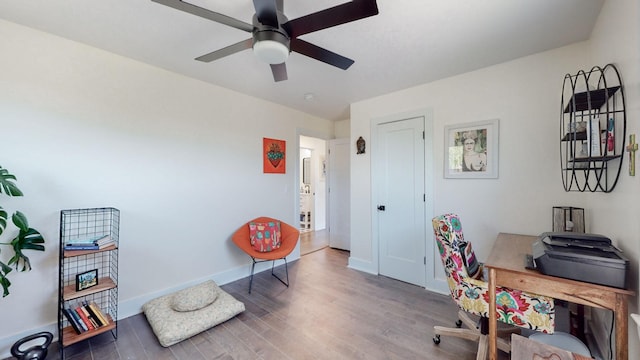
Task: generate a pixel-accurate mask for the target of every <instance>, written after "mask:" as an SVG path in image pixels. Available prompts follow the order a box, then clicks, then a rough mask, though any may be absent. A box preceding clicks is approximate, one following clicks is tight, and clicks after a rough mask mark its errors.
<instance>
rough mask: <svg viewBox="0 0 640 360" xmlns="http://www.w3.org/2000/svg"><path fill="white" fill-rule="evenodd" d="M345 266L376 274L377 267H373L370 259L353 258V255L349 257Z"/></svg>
mask: <svg viewBox="0 0 640 360" xmlns="http://www.w3.org/2000/svg"><path fill="white" fill-rule="evenodd" d="M347 267H348V268H349V269H353V270H358V271H362V272H366V273H369V274H372V275H378V269H375V268H374V266H373V263H372V262H371V261H366V260H362V259H358V258H354V257H353V256H350V257H349V264H348V265H347Z"/></svg>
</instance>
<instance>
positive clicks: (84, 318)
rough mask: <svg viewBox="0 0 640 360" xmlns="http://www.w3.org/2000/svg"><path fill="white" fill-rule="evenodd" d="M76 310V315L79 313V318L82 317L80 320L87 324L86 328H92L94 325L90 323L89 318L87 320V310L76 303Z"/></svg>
mask: <svg viewBox="0 0 640 360" xmlns="http://www.w3.org/2000/svg"><path fill="white" fill-rule="evenodd" d="M75 310H76V312H77V313H78V315H80V318H81V319H82V322H83V323H84V324H85V325H86V326H87V328H88V329H89V330H94V329H95V326H93V324H92V323H91V320H89V317H88V316H87V312H86V311H87V310H85V309H83V308H82V305H78V306H77V307H76V308H75Z"/></svg>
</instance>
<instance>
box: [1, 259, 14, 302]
mask: <svg viewBox="0 0 640 360" xmlns="http://www.w3.org/2000/svg"><path fill="white" fill-rule="evenodd" d="M11 270H12V269H11V267H10V266H8V265H7V264H5V263H3V262H2V261H0V285H2V297H5V296H7V295H9V286H11V281H9V279H8V278H7V274H9V273H10V272H11Z"/></svg>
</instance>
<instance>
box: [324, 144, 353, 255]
mask: <svg viewBox="0 0 640 360" xmlns="http://www.w3.org/2000/svg"><path fill="white" fill-rule="evenodd" d="M328 162H329V246H330V247H332V248H336V249H342V250H350V249H351V238H350V236H351V220H350V206H349V204H350V202H349V196H350V195H349V194H350V191H349V178H350V176H349V139H348V138H347V139H335V140H329V161H328Z"/></svg>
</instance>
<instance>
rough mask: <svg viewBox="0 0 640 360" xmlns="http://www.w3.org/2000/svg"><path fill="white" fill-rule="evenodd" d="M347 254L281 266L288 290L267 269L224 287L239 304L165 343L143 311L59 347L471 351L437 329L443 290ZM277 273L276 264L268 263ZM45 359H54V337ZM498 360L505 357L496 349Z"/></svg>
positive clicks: (69, 351) (237, 354) (165, 354)
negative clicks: (352, 263) (371, 270)
mask: <svg viewBox="0 0 640 360" xmlns="http://www.w3.org/2000/svg"><path fill="white" fill-rule="evenodd" d="M348 255H349V253H348V252H344V251H340V250H335V249H331V248H325V249H323V250H320V251H316V252H313V253H311V254H309V255H307V256H304V257H302V258H301V259H300V260H298V261H295V262H292V263H290V264H289V278H290V280H291V286H290V287H289V288H286V287H285V286H284V285H282V284H281V283H280V282H278V280H277V279H275V278H273V277H272V276H271V274H270V273H269V272H263V273H260V274H258V275H256V278H254V283H253V291H252V294H251V295H249V294H248V293H247V288H248V284H249V280H248V278H247V279H241V280H238V281H236V282H233V283H230V284H227V285H224V286H222V288H223V289H224V290H226V291H227V292H229V293H230V294H231V295H233V296H234V297H236V298H237V299H238V300H240V301H242V302H244V304H245V306H246V311H245V312H243V313H241V314H240V315H238V316H237V317H235V318H233V319H231V320H229V321H227V322H226V323H223V324H221V325H218V326H216V327H214V328H212V329H209V330H208V331H205V332H203V333H201V334H199V335H196V336H194V337H192V338H190V339H188V340H185V341H183V342H181V343H178V344H176V345H173V346H171V347H169V348H163V347H162V346H160V345H159V343H158V341H157V339H156V337H155V335H154V334H153V332H152V330H151V328H150V327H149V325H148V323H147V321H146V319H145V316H144V315H143V314H139V315H135V316H132V317H129V318H126V319H122V320H120V321H119V322H118V339H117V340H114V339H113V337H112V336H111V335H110V334H109V333H107V334H103V335H100V336H97V337H94V338H92V339H89V340H87V341H85V342H82V343H78V344H75V345H73V346H70V347H67V348H66V349H65V355H66V358H68V359H74V360H84V359H87V360H89V359H154V360H156V359H189V360H191V359H439V360H447V359H451V360H454V359H455V360H465V359H475V351H476V344H475V343H473V342H471V341H466V340H461V339H455V338H449V337H443V338H442V342H441V343H440V345H437V346H436V345H435V344H434V343H433V341H432V336H433V326H434V325H444V326H451V325H453V323H454V321H455V320H456V316H455V314H456V312H457V309H456V307H455V305H454V303H453V301H452V300H451V299H450V298H449V297H448V296H444V295H438V294H434V293H431V292H428V291H426V290H424V289H422V288H419V287H417V286H413V285H409V284H406V283H403V282H400V281H396V280H392V279H389V278H386V277H382V276H374V275H371V274H366V273H363V272H359V271H355V270H351V269H348V268H347V266H346V265H347V259H348ZM276 271H284V267H283V266H280V267H277V268H276ZM49 354H50V356H49V357H48V359H59V358H60V357H59V353H58V349H57V345H52V346H51V348H50V350H49ZM501 359H508V356H506V355H505V354H501Z"/></svg>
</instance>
